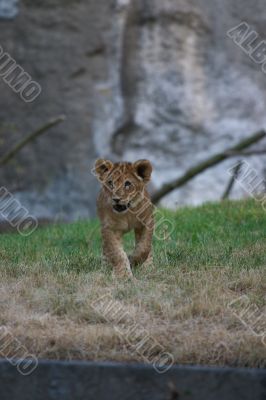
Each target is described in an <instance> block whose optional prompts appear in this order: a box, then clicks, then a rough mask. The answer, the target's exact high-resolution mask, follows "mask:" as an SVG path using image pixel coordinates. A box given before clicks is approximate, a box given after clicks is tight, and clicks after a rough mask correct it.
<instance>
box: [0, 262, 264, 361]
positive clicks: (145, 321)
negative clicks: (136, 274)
mask: <svg viewBox="0 0 266 400" xmlns="http://www.w3.org/2000/svg"><path fill="white" fill-rule="evenodd" d="M32 272H33V271H31V272H30V273H28V274H27V273H26V274H25V275H24V276H23V277H21V278H20V279H19V280H17V279H14V278H12V277H7V276H2V277H1V282H2V283H1V292H0V298H1V304H0V309H1V313H0V315H1V321H0V323H1V325H4V326H6V327H7V328H8V330H9V331H10V332H11V333H12V334H13V335H14V337H16V338H17V339H18V340H19V341H20V342H21V343H22V344H23V345H24V346H25V347H26V348H27V349H29V350H30V351H31V352H32V353H34V354H35V355H36V356H37V357H39V358H53V359H68V360H69V359H81V360H116V361H138V362H143V361H145V360H144V359H143V356H142V354H140V353H138V352H137V351H136V349H135V348H134V345H133V346H130V345H129V342H128V336H127V335H126V331H127V324H132V323H133V321H134V324H136V325H138V327H143V329H144V330H145V331H146V332H149V335H150V336H151V337H152V338H154V339H155V340H157V341H158V342H159V343H160V345H161V346H163V348H164V349H165V350H166V351H168V352H170V353H172V354H173V356H174V360H175V362H176V363H182V364H187V363H189V364H206V365H233V366H251V367H262V366H265V360H266V347H265V345H263V343H262V341H261V338H259V337H256V336H255V335H254V334H252V332H250V331H249V330H248V329H247V327H246V326H245V325H244V324H243V323H241V322H240V321H239V320H238V319H237V317H236V316H235V315H234V314H233V312H232V310H231V309H230V307H229V308H228V304H229V303H230V301H233V300H235V299H236V298H238V297H239V296H240V295H242V294H243V293H245V294H248V296H249V298H250V299H251V301H252V302H254V304H263V298H264V296H265V276H264V273H263V271H262V270H259V271H254V270H250V271H240V272H239V271H236V270H234V268H232V267H231V268H229V267H228V268H219V267H213V268H211V269H208V270H204V269H203V270H199V271H191V272H184V271H179V270H176V271H175V272H173V273H172V275H171V276H169V275H168V276H166V277H165V279H162V276H161V273H158V271H156V270H155V269H154V270H152V271H150V273H149V274H148V275H147V276H146V277H145V280H143V281H138V282H135V283H132V282H126V283H125V282H122V281H121V282H117V280H116V279H113V278H111V277H110V276H109V277H108V276H106V274H104V272H93V273H90V274H89V275H88V274H79V275H77V274H75V273H73V274H69V273H68V274H54V273H47V272H46V271H43V270H42V269H41V268H38V267H36V269H35V271H34V273H32ZM106 294H108V296H109V298H110V299H113V301H115V302H118V303H114V304H119V305H120V306H121V307H123V309H124V310H126V311H127V312H128V313H129V315H130V316H129V317H128V318H130V319H132V320H131V321H128V320H127V321H125V320H122V321H119V318H117V320H115V319H114V318H112V315H111V313H110V316H109V318H108V319H106V318H105V317H106V316H105V315H101V312H97V311H96V310H95V304H97V302H99V298H100V297H101V296H104V295H106ZM263 311H264V312H265V309H264V310H263V308H261V312H263ZM119 324H120V327H119V326H118V325H119ZM117 327H118V328H119V332H118V329H117ZM121 332H122V334H120V333H121ZM123 332H125V336H124V337H123ZM140 340H141V333H139V334H138V337H136V336H134V337H132V338H131V342H130V343H131V344H134V343H135V345H137V344H138V343H139V341H140ZM10 350H11V349H10V348H9V351H10ZM11 353H12V351H11Z"/></svg>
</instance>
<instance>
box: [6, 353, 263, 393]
mask: <svg viewBox="0 0 266 400" xmlns="http://www.w3.org/2000/svg"><path fill="white" fill-rule="evenodd" d="M0 399H1V400H18V399H19V400H87V399H88V400H265V399H266V370H257V369H254V370H253V369H233V368H223V369H221V368H207V367H184V366H174V367H172V368H171V369H170V370H169V371H168V372H166V373H165V374H158V373H157V372H156V371H155V370H154V369H153V368H152V367H150V366H143V365H128V364H115V363H94V362H65V361H40V362H39V364H38V367H37V368H36V370H35V371H34V372H32V374H31V375H28V376H23V375H21V374H20V373H19V372H18V370H17V368H16V367H15V366H12V365H11V364H10V363H9V362H7V361H5V360H1V361H0Z"/></svg>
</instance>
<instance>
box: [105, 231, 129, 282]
mask: <svg viewBox="0 0 266 400" xmlns="http://www.w3.org/2000/svg"><path fill="white" fill-rule="evenodd" d="M102 241H103V254H104V257H105V258H106V261H107V262H108V263H109V264H111V265H112V267H113V269H114V272H115V274H116V275H117V276H120V277H132V276H133V275H132V271H131V268H130V263H129V260H128V257H127V255H126V253H125V251H124V249H123V243H122V232H119V231H113V230H111V229H108V228H102Z"/></svg>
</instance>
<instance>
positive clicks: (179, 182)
mask: <svg viewBox="0 0 266 400" xmlns="http://www.w3.org/2000/svg"><path fill="white" fill-rule="evenodd" d="M264 137H266V133H265V131H260V132H257V133H255V134H253V135H251V136H250V137H248V138H247V139H244V140H242V141H241V142H239V143H238V144H237V145H236V146H234V147H232V148H230V149H227V150H225V151H223V152H222V153H218V154H216V155H214V156H212V157H210V158H207V159H206V160H205V161H202V162H201V163H199V164H198V165H196V166H195V167H192V168H190V169H189V170H188V171H187V172H186V173H185V174H184V175H183V176H181V177H180V178H178V179H175V180H174V181H172V182H169V183H166V184H164V185H163V187H162V188H161V189H159V190H158V191H157V192H155V193H154V194H153V196H152V201H153V203H155V204H156V203H158V201H159V200H161V199H162V198H163V197H164V196H166V195H167V194H169V193H170V192H172V191H173V190H175V189H177V188H179V187H181V186H183V185H184V184H185V183H187V182H188V181H190V180H191V179H192V178H194V177H195V176H197V175H199V174H200V173H201V172H203V171H205V170H206V169H208V168H211V167H213V166H214V165H217V164H219V163H220V162H222V161H224V160H226V159H227V158H229V157H232V155H235V154H236V153H237V152H238V153H239V152H240V151H242V150H244V149H246V148H247V147H249V146H251V145H252V144H254V143H257V142H258V141H259V140H261V139H263V138H264Z"/></svg>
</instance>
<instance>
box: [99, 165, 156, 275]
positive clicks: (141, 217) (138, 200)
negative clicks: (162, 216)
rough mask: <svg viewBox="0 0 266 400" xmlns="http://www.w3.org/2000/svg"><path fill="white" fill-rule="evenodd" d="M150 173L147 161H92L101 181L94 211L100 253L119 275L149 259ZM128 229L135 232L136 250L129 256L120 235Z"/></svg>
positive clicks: (151, 233)
mask: <svg viewBox="0 0 266 400" xmlns="http://www.w3.org/2000/svg"><path fill="white" fill-rule="evenodd" d="M151 172H152V166H151V163H150V162H149V161H148V160H139V161H136V162H135V163H127V162H121V163H114V164H113V163H112V162H111V161H109V160H103V159H99V160H97V161H96V162H95V173H96V176H97V178H98V179H99V181H100V182H101V184H102V189H101V191H100V194H99V197H98V200H97V211H98V216H99V218H100V222H101V231H102V244H103V254H104V257H105V259H106V260H107V262H108V263H109V264H111V265H112V267H113V269H114V272H115V273H116V274H117V275H119V276H132V272H131V267H134V266H136V265H138V264H143V263H145V264H149V263H151V262H152V255H151V250H152V248H151V246H152V235H153V228H154V221H153V205H152V203H151V200H150V196H149V194H148V192H147V189H146V184H147V183H148V182H149V180H150V176H151ZM125 207H127V209H126V210H124V208H125ZM117 209H118V210H119V212H118V211H116V210H117ZM121 209H122V210H123V211H122V212H121ZM131 230H134V232H135V249H134V252H133V254H132V255H131V256H130V257H128V256H127V254H126V253H125V251H124V249H123V244H122V237H123V234H125V233H127V232H129V231H131Z"/></svg>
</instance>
